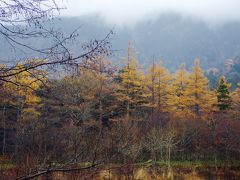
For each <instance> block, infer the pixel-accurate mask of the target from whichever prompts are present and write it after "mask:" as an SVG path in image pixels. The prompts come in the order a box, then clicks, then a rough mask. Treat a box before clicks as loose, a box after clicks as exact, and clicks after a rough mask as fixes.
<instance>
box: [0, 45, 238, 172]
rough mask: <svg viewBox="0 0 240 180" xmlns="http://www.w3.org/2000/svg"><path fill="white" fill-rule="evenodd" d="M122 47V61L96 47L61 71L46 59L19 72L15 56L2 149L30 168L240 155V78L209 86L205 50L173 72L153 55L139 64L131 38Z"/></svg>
mask: <svg viewBox="0 0 240 180" xmlns="http://www.w3.org/2000/svg"><path fill="white" fill-rule="evenodd" d="M126 54H127V55H126V57H125V60H124V63H125V64H124V66H122V67H116V66H114V65H113V64H112V63H110V60H108V58H107V57H105V56H99V57H97V59H96V60H95V61H90V62H91V63H89V64H88V66H87V67H75V66H74V68H67V69H66V71H64V73H63V74H65V75H64V76H62V77H61V78H50V76H48V73H49V72H48V70H47V69H44V68H43V69H29V70H26V71H23V72H19V71H18V70H19V69H21V68H22V66H23V65H22V64H20V63H19V64H18V65H17V66H16V67H15V68H14V69H12V70H11V74H13V75H11V76H9V77H6V78H4V81H1V85H0V91H1V93H0V99H1V101H0V111H1V112H0V114H1V115H0V117H1V118H0V119H1V129H0V138H1V139H0V148H1V155H2V159H4V161H8V162H9V163H11V164H13V165H15V166H21V167H22V168H24V169H25V172H26V173H31V172H32V171H33V170H36V169H39V168H40V169H41V168H43V167H65V166H68V165H83V164H90V165H97V164H134V163H144V162H147V161H148V162H149V160H151V162H152V163H153V164H165V165H167V166H171V162H172V161H189V162H196V161H201V162H203V163H208V162H213V163H214V165H215V166H216V167H217V166H219V165H220V164H222V163H224V165H231V164H233V163H235V162H236V161H238V160H240V159H239V153H240V152H239V150H240V121H239V115H240V88H236V89H234V90H230V89H231V88H230V87H231V84H230V83H228V82H227V81H226V79H225V77H224V76H222V77H221V78H220V79H219V80H218V85H217V87H216V88H213V87H211V86H210V85H209V80H208V79H207V78H206V76H205V73H204V70H202V69H201V65H200V60H199V59H196V60H195V63H194V64H193V66H192V68H191V70H190V71H189V70H186V67H185V65H184V64H183V65H182V66H181V67H179V69H178V70H177V71H176V72H169V71H168V69H167V68H165V67H164V63H163V62H160V61H159V62H158V61H156V60H155V61H153V62H152V64H151V65H149V68H147V69H143V68H142V67H141V65H140V64H139V63H138V60H137V56H136V55H135V54H136V53H135V52H134V50H133V49H132V48H131V47H129V48H128V51H127V53H126ZM39 61H40V60H39ZM4 66H5V65H4V64H2V65H1V68H4ZM15 72H18V73H16V74H15ZM8 73H9V72H8ZM14 74H15V75H14ZM51 77H52V76H51Z"/></svg>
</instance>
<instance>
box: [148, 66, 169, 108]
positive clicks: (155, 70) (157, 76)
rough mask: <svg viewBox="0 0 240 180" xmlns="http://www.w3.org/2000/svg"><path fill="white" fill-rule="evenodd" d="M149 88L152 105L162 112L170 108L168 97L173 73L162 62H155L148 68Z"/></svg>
mask: <svg viewBox="0 0 240 180" xmlns="http://www.w3.org/2000/svg"><path fill="white" fill-rule="evenodd" d="M147 78H148V83H147V84H148V89H149V94H151V96H150V99H151V100H150V102H151V106H152V107H154V108H156V109H157V110H158V111H160V112H165V111H167V109H168V104H167V99H168V94H169V91H170V84H171V80H172V75H171V74H170V72H169V71H168V70H167V69H166V68H165V67H163V66H162V62H160V63H157V64H155V63H153V65H152V66H151V67H150V68H149V70H148V76H147Z"/></svg>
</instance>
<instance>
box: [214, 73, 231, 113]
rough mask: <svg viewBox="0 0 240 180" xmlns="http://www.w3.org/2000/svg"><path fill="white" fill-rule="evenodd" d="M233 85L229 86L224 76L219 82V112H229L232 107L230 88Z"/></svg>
mask: <svg viewBox="0 0 240 180" xmlns="http://www.w3.org/2000/svg"><path fill="white" fill-rule="evenodd" d="M230 86H231V84H228V83H227V81H226V79H225V77H224V76H222V77H221V78H220V79H219V81H218V87H217V100H218V103H217V107H218V108H219V110H221V111H222V110H228V109H230V107H231V95H230V92H229V87H230Z"/></svg>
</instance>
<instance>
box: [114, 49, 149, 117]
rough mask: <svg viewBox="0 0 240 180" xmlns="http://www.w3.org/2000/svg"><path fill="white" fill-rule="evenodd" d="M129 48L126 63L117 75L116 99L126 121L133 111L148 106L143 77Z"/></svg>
mask: <svg viewBox="0 0 240 180" xmlns="http://www.w3.org/2000/svg"><path fill="white" fill-rule="evenodd" d="M133 53H134V52H133V50H132V49H131V47H129V48H128V56H127V63H126V65H125V66H124V67H123V69H121V70H120V72H119V75H118V78H117V79H118V85H119V86H118V88H117V93H116V96H117V99H118V100H119V101H120V102H121V105H122V106H123V111H125V112H126V116H127V119H129V116H130V113H131V112H132V111H133V110H137V109H139V108H144V107H147V106H149V103H148V102H147V99H148V94H147V91H146V87H147V86H146V85H145V84H146V83H145V80H146V79H145V76H144V73H143V71H142V70H141V69H140V67H139V65H138V62H137V58H136V56H135V55H133Z"/></svg>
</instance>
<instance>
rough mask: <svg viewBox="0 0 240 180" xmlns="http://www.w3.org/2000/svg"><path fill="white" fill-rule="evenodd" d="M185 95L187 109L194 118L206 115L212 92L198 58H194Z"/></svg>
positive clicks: (211, 103) (209, 106) (210, 106)
mask: <svg viewBox="0 0 240 180" xmlns="http://www.w3.org/2000/svg"><path fill="white" fill-rule="evenodd" d="M186 96H187V103H186V105H187V106H188V108H189V109H188V110H190V111H191V112H192V114H193V117H194V118H199V119H201V117H203V115H207V114H208V112H209V111H210V110H211V109H212V105H213V103H214V102H213V101H214V94H213V93H212V92H211V91H210V90H209V84H208V79H207V78H206V77H205V75H204V72H203V70H202V69H201V67H200V60H199V59H196V60H195V62H194V67H193V68H192V72H191V74H190V75H189V78H188V81H187V86H186Z"/></svg>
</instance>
